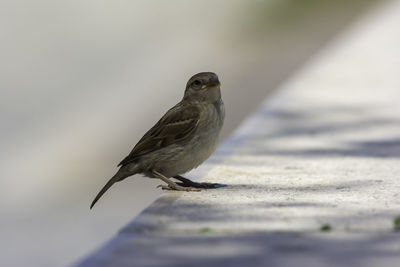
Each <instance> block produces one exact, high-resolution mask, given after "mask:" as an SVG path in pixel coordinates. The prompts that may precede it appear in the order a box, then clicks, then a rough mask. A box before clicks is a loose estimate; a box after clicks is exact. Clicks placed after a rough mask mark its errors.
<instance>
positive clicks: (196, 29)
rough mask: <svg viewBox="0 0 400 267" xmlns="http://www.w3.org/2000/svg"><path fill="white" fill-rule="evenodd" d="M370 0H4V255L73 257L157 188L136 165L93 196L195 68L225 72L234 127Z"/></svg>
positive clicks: (0, 49) (13, 260) (27, 262)
mask: <svg viewBox="0 0 400 267" xmlns="http://www.w3.org/2000/svg"><path fill="white" fill-rule="evenodd" d="M348 2H351V3H348ZM372 2H374V1H364V0H357V1H345V0H340V1H319V0H318V1H317V0H307V1H296V0H290V1H289V0H285V1H283V0H269V1H238V0H237V1H232V0H220V1H212V0H207V1H196V2H195V1H184V0H181V1H148V0H147V1H128V0H125V1H122V0H117V1H104V0H96V1H95V0H90V1H89V0H80V1H54V0H36V1H29V0H0V24H1V26H0V59H1V60H0V94H1V95H0V122H1V131H0V145H1V150H0V164H1V166H0V175H1V180H0V190H1V191H0V212H1V222H0V224H1V225H0V236H1V240H0V254H1V256H0V265H1V266H41V267H43V266H65V265H68V264H71V263H72V262H74V261H76V260H77V259H79V258H81V257H83V256H84V255H86V254H87V253H89V252H91V251H93V250H94V249H95V248H96V247H98V246H100V245H101V244H102V243H104V242H105V241H106V240H107V239H109V238H110V237H112V236H113V234H115V233H116V232H117V231H118V230H119V229H120V228H121V227H122V226H124V224H126V223H127V222H128V221H130V220H131V219H132V218H133V217H134V216H135V215H137V214H138V212H140V211H141V210H142V209H143V208H144V207H146V206H147V205H148V204H149V203H151V202H152V201H153V200H154V199H156V197H157V196H159V195H160V194H161V192H160V190H159V189H156V188H155V187H156V186H157V185H158V184H160V182H158V181H157V180H150V179H143V178H141V177H140V176H134V177H132V178H130V179H127V180H125V181H124V182H123V183H119V184H117V185H115V186H114V187H113V188H112V189H111V190H110V191H109V192H107V194H105V195H104V197H103V198H102V199H101V200H100V201H99V202H98V203H97V205H96V206H95V208H94V209H93V210H89V204H90V202H91V201H92V199H93V197H94V196H95V194H96V193H97V192H98V191H99V189H100V188H101V187H102V186H103V185H104V183H105V182H106V181H107V180H108V179H109V178H110V177H111V176H112V175H113V174H114V172H115V171H116V170H117V169H116V165H117V163H118V162H119V161H120V160H121V159H122V158H123V157H124V156H126V155H127V154H128V153H129V152H130V150H131V149H132V147H133V146H134V145H135V143H136V142H137V141H138V140H139V138H140V137H141V136H142V135H143V134H144V133H145V132H146V130H148V129H149V128H150V127H151V126H152V125H153V124H154V123H155V122H156V121H157V120H158V119H159V118H160V117H161V116H162V115H163V114H164V112H165V111H166V110H167V109H168V108H170V107H171V106H173V105H174V104H175V103H177V102H178V101H179V100H180V99H181V97H182V95H183V91H184V87H185V84H186V81H187V79H188V78H189V77H190V76H191V75H193V74H195V73H197V72H201V71H213V72H216V73H217V74H218V75H219V76H220V80H221V82H222V94H223V99H224V101H225V105H226V114H227V115H226V124H225V127H224V130H223V137H224V138H226V137H227V136H228V135H229V133H231V132H232V130H233V129H234V128H235V127H236V126H237V125H238V124H239V123H240V122H241V121H242V119H243V118H245V117H246V116H247V115H248V114H250V113H251V112H252V111H254V110H255V109H256V108H257V106H258V104H259V103H261V101H262V100H263V99H265V97H267V96H268V95H270V93H271V92H273V90H274V89H275V88H276V87H277V86H278V85H279V84H280V83H281V82H282V81H284V80H285V78H286V77H288V76H289V75H290V74H291V73H293V71H295V70H296V69H298V68H299V67H300V66H301V65H302V64H303V63H304V62H305V61H306V60H307V59H308V58H310V56H312V54H314V53H316V52H317V51H318V49H319V48H320V47H322V46H323V45H324V44H325V43H326V42H327V41H329V40H330V39H332V38H334V37H335V35H336V34H337V33H339V32H340V31H341V30H343V29H345V28H346V27H347V26H348V25H349V23H350V22H351V21H353V20H354V19H355V18H357V16H358V15H360V14H363V13H365V12H366V11H367V10H368V9H369V8H371V6H374V5H370V3H372ZM381 2H383V1H381ZM367 7H368V8H367ZM188 176H189V177H191V176H190V174H188ZM191 178H195V177H191Z"/></svg>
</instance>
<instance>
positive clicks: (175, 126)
mask: <svg viewBox="0 0 400 267" xmlns="http://www.w3.org/2000/svg"><path fill="white" fill-rule="evenodd" d="M199 118H200V110H199V108H198V107H196V106H193V105H184V104H182V103H178V104H177V105H176V106H174V107H173V108H171V109H170V110H168V112H167V113H166V114H165V115H164V116H163V117H162V118H161V119H160V120H159V121H158V122H157V123H156V125H154V126H153V127H152V128H151V129H150V130H149V131H148V132H147V133H146V134H145V135H144V136H143V137H142V138H141V139H140V141H139V142H138V143H137V144H136V146H135V147H134V148H133V150H132V151H131V153H130V154H129V155H128V156H127V157H126V158H124V159H123V160H122V161H121V162H120V163H119V164H118V166H123V165H126V164H128V163H131V162H133V161H135V160H136V159H137V158H138V157H140V156H143V155H145V154H147V153H150V152H152V151H155V150H158V149H160V148H164V147H166V146H168V145H171V144H174V143H177V142H180V141H184V140H185V139H187V138H188V136H190V134H191V133H192V132H193V131H194V130H195V129H196V127H197V125H198V123H199Z"/></svg>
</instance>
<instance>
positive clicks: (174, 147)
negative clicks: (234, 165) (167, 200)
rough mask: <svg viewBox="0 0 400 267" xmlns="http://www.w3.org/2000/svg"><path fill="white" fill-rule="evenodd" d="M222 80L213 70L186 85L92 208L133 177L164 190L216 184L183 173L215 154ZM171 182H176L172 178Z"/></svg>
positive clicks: (220, 121) (221, 120) (222, 113)
mask: <svg viewBox="0 0 400 267" xmlns="http://www.w3.org/2000/svg"><path fill="white" fill-rule="evenodd" d="M220 85H221V83H220V81H219V78H218V76H217V74H215V73H213V72H200V73H197V74H195V75H193V76H192V77H191V78H190V79H189V80H188V82H187V84H186V88H185V91H184V95H183V98H182V100H181V101H180V102H179V103H178V104H176V105H175V106H173V107H172V108H171V109H169V110H168V111H167V112H166V113H165V114H164V116H162V117H161V119H160V120H159V121H158V122H157V123H156V124H155V125H154V126H153V127H152V128H151V129H150V130H148V131H147V132H146V133H145V134H144V136H143V137H142V138H141V139H140V140H139V142H138V143H137V144H136V145H135V146H134V148H133V149H132V151H131V152H130V153H129V154H128V156H126V157H125V158H124V159H123V160H122V161H121V162H120V163H119V164H118V167H119V170H118V171H117V173H116V174H115V175H114V176H113V177H112V178H111V179H110V180H109V181H108V182H107V183H106V184H105V186H104V187H103V188H102V189H101V190H100V192H99V193H98V194H97V195H96V197H95V198H94V200H93V202H92V203H91V205H90V209H92V208H93V206H94V205H95V204H96V202H97V201H98V200H99V199H100V198H101V197H102V196H103V194H104V193H105V192H106V191H107V190H108V189H109V188H110V187H111V186H112V185H113V184H114V183H116V182H120V181H122V180H124V179H125V178H127V177H129V176H132V175H134V174H142V175H144V176H146V177H149V178H158V179H160V180H162V181H163V182H165V183H166V185H159V186H158V187H161V189H163V190H177V191H187V192H189V191H191V192H196V191H201V189H202V188H203V189H208V188H216V187H218V184H214V183H197V182H193V181H191V180H189V179H187V178H185V177H183V176H181V175H182V174H184V173H186V172H188V171H190V170H192V169H194V168H196V167H198V166H199V165H200V164H201V163H203V162H204V161H205V160H206V159H207V158H209V157H210V155H211V154H212V153H213V152H214V151H215V149H216V147H217V144H218V140H219V135H220V132H221V129H222V126H223V123H224V118H225V108H224V103H223V101H222V98H221V89H220ZM171 178H174V179H176V180H179V181H180V182H174V181H173V180H171Z"/></svg>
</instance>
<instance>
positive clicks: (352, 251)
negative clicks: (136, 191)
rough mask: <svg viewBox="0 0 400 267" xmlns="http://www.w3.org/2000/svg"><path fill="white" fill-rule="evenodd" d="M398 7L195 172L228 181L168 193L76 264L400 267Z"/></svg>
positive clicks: (342, 44) (335, 50) (334, 47)
mask: <svg viewBox="0 0 400 267" xmlns="http://www.w3.org/2000/svg"><path fill="white" fill-rule="evenodd" d="M399 15H400V2H396V1H393V2H391V3H390V4H388V5H387V6H385V7H383V8H382V9H380V10H378V11H376V12H375V13H372V14H370V15H369V16H367V17H366V18H365V19H364V20H363V21H362V22H360V23H359V24H358V25H356V26H355V27H354V28H352V29H351V30H350V31H349V32H347V33H346V34H345V35H343V36H342V38H341V39H339V40H337V41H336V42H335V43H332V44H331V46H330V47H328V48H327V49H326V50H325V51H324V52H323V53H321V54H320V55H318V57H316V58H315V60H314V61H312V62H310V63H309V64H308V66H307V68H305V69H303V70H302V71H301V72H299V73H298V74H297V75H296V76H295V77H293V79H291V80H290V81H289V82H288V83H287V84H286V85H284V86H283V88H282V89H281V90H280V93H279V94H278V95H277V96H276V97H275V98H274V99H272V101H268V102H266V103H264V105H263V106H262V107H261V108H260V109H259V110H258V111H257V112H256V113H255V114H254V115H253V116H252V117H251V118H249V119H248V120H247V121H246V122H245V123H244V124H243V125H242V127H241V128H240V129H239V130H238V131H237V132H236V133H235V134H234V135H233V136H232V137H231V138H230V139H229V140H228V141H227V142H225V143H224V144H223V145H222V146H220V147H219V149H218V151H217V152H216V153H215V155H214V156H213V157H212V158H211V159H210V160H209V161H208V162H207V163H206V164H204V165H203V166H201V167H200V168H199V169H198V170H196V171H193V172H192V173H191V174H190V177H191V178H194V177H204V178H203V179H202V180H204V181H209V182H217V183H223V184H227V186H226V187H223V188H219V189H216V190H207V191H202V192H201V193H176V192H167V193H165V194H164V195H163V196H162V197H161V198H160V199H158V200H157V201H156V202H155V203H153V204H152V205H151V206H150V207H149V208H147V209H146V210H145V211H143V212H142V213H141V214H140V215H139V216H138V217H137V218H135V220H134V221H133V222H132V223H131V224H130V225H128V226H127V227H125V228H124V229H122V231H121V232H120V233H119V234H118V235H117V236H116V237H115V238H114V239H113V240H111V242H110V243H108V244H106V246H105V247H103V248H102V249H100V250H99V251H97V252H95V253H94V254H93V255H91V256H90V257H88V258H87V259H85V260H84V261H82V262H81V263H80V264H78V266H85V267H88V266H206V265H209V266H220V265H221V264H224V265H225V266H338V265H344V266H347V265H351V266H360V267H361V266H363V267H364V266H396V265H398V264H400V253H399V251H400V234H398V233H396V232H395V231H394V230H393V219H394V218H395V217H396V216H398V215H400V198H399V196H400V179H399V176H400V164H399V163H400V161H399V158H400V105H399V103H400V102H399V101H400V79H399V75H398V70H400V60H399V58H400V52H399V51H400V50H399V43H400V33H399V32H398V31H397V28H398V25H400V16H399ZM228 108H229V107H228ZM228 110H229V109H228ZM228 112H229V111H228ZM228 114H229V113H228ZM326 224H328V225H329V226H330V227H331V231H329V233H327V232H321V230H320V229H321V226H323V225H326Z"/></svg>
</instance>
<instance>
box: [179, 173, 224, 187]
mask: <svg viewBox="0 0 400 267" xmlns="http://www.w3.org/2000/svg"><path fill="white" fill-rule="evenodd" d="M174 178H175V179H177V180H179V181H181V182H182V183H179V184H181V185H182V186H184V187H194V188H206V189H210V188H218V187H222V185H221V184H214V183H196V182H193V181H191V180H189V179H188V178H185V177H182V176H180V175H176V176H174Z"/></svg>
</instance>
